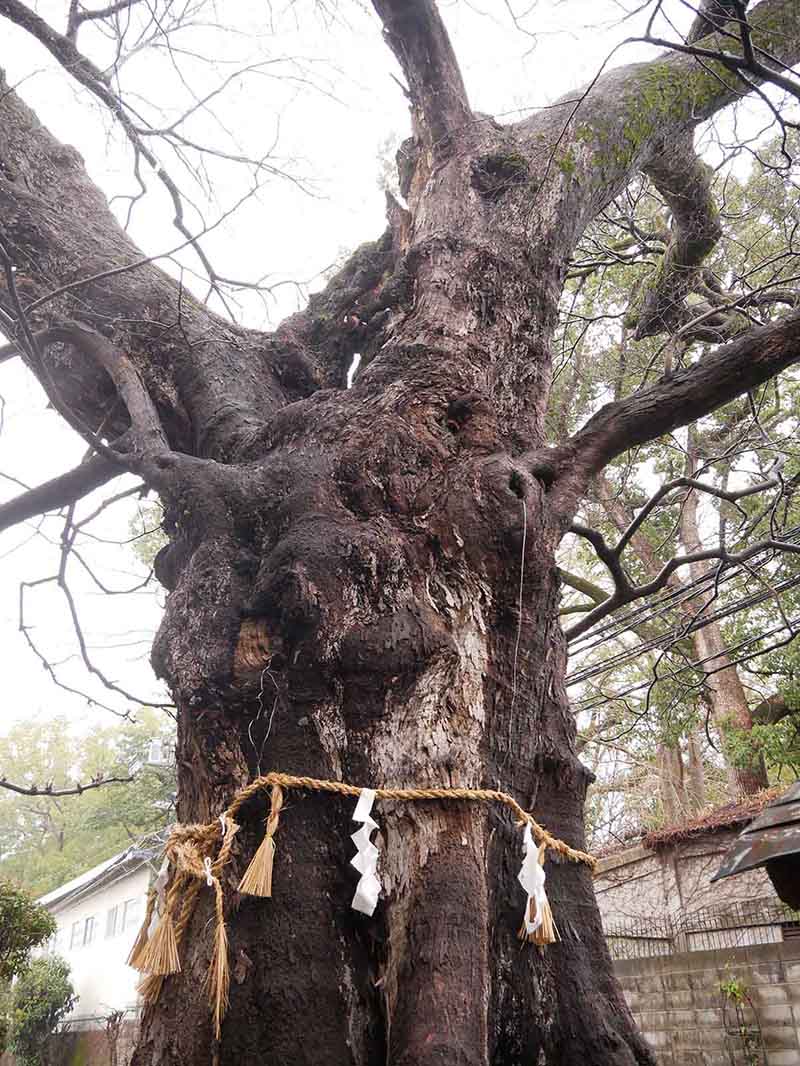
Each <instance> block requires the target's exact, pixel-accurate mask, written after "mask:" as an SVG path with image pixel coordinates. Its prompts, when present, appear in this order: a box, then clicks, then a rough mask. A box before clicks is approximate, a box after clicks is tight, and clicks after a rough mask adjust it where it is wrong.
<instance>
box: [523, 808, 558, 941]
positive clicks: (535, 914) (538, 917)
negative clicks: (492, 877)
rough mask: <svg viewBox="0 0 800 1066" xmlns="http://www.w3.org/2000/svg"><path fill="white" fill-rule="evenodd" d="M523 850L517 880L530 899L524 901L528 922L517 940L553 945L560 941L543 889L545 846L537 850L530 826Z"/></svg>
mask: <svg viewBox="0 0 800 1066" xmlns="http://www.w3.org/2000/svg"><path fill="white" fill-rule="evenodd" d="M523 850H524V857H523V860H522V869H521V870H520V872H519V877H518V880H519V883H520V884H521V885H522V887H523V888H524V889H525V891H526V893H527V895H528V898H527V900H526V901H525V918H524V919H523V922H522V928H521V929H520V931H519V934H518V936H519V939H520V940H527V941H528V942H529V943H531V944H553V943H555V941H556V940H557V939H558V930H557V928H556V923H555V921H554V919H553V912H552V910H551V909H550V901H549V900H548V898H547V893H546V892H545V889H544V883H545V880H546V876H545V872H544V854H545V850H546V845H545V843H544V842H542V844H541V845H540V846H539V848H538V849H537V847H536V845H535V843H534V841H533V836H532V834H531V827H530V825H528V824H527V823H526V824H525V837H524V840H523Z"/></svg>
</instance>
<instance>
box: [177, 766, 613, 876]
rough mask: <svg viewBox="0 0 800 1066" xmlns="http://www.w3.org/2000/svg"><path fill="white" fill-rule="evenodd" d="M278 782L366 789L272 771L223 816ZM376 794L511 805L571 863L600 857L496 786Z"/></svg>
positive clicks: (345, 792)
mask: <svg viewBox="0 0 800 1066" xmlns="http://www.w3.org/2000/svg"><path fill="white" fill-rule="evenodd" d="M275 785H277V786H278V787H279V788H304V789H308V790H310V791H312V792H335V793H337V794H338V795H340V796H358V795H360V794H361V792H362V791H363V788H361V787H360V786H358V785H348V784H347V783H346V782H345V781H324V780H318V779H317V778H315V777H296V776H294V775H293V774H281V773H277V772H272V773H269V774H265V775H264V776H263V777H257V778H256V779H255V781H253V782H251V783H250V784H249V785H247V786H246V787H245V788H243V789H242V790H241V791H240V792H237V794H236V796H234V799H233V802H232V803H231V805H230V806H229V807H228V809H227V810H226V811H225V814H224V815H223V817H224V818H226V819H231V821H232V820H233V819H234V818H235V816H236V813H237V811H238V810H239V809H240V807H242V806H243V805H244V804H245V803H247V801H248V800H249V799H252V797H253V796H255V795H257V794H258V793H259V792H261V791H263V790H264V789H266V788H270V787H272V786H275ZM375 796H376V798H377V799H384V800H441V799H443V800H472V801H477V802H484V803H490V802H494V803H502V804H504V805H505V806H506V807H510V808H511V810H512V811H513V812H514V814H515V815H516V816H517V820H518V821H519V822H521V823H523V824H525V823H527V824H528V825H529V826H530V827H531V832H532V833H533V835H534V836H535V837H536V838H537V841H538V843H539V844H544V845H545V847H546V848H549V849H550V850H551V851H555V852H558V854H559V855H563V856H564V858H566V859H570V860H571V861H572V862H582V863H585V864H586V865H587V866H588V867H589V868H590V869H591V870H594V868H595V866H596V864H597V860H596V859H595V858H594V856H592V855H589V854H588V852H585V851H578V850H577V849H576V848H571V847H570V846H569V844H565V843H564V841H563V840H559V839H558V838H557V837H554V836H551V834H550V833H548V832H547V830H546V829H545V828H544V827H543V826H541V825H539V823H538V822H537V821H536V820H535V819H534V818H533V816H532V815H530V814H528V812H527V811H526V810H523V808H522V807H520V805H519V804H518V803H517V801H516V800H515V799H514V797H513V796H510V795H509V794H508V793H507V792H500V791H499V790H498V789H494V788H376V789H375ZM185 828H197V827H185ZM202 828H203V829H206V830H212V831H214V830H218V829H219V823H217V822H215V823H213V825H209V826H204V827H202Z"/></svg>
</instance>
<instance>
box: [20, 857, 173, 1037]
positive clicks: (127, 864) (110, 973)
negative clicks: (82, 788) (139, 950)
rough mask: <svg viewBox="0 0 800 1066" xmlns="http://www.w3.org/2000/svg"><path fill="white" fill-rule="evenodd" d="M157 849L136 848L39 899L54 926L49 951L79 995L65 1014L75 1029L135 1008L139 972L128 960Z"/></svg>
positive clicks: (143, 905) (138, 926) (143, 907)
mask: <svg viewBox="0 0 800 1066" xmlns="http://www.w3.org/2000/svg"><path fill="white" fill-rule="evenodd" d="M159 850H160V849H159V848H158V846H157V845H156V846H154V847H152V846H151V847H148V846H142V845H141V844H139V845H134V846H133V847H130V848H128V849H127V850H126V851H123V852H120V854H119V855H115V856H114V857H113V858H112V859H108V860H106V862H102V863H100V865H99V866H95V867H94V868H93V869H91V870H87V871H86V873H84V874H81V875H80V877H76V878H74V880H72V881H67V883H66V884H64V885H61V886H60V887H59V888H57V889H55V890H54V891H53V892H49V893H48V894H47V895H46V896H42V898H41V899H40V900H39V903H41V904H42V905H43V906H44V907H46V908H47V910H48V911H50V913H51V914H52V915H53V917H54V918H55V919H56V921H57V922H58V929H57V931H56V934H55V936H54V937H53V938H52V939H51V940H50V942H49V943H48V950H49V951H52V952H53V953H55V954H57V955H60V956H61V957H62V958H63V959H65V960H66V961H67V962H68V963H69V966H70V970H71V980H72V984H73V987H74V989H75V992H76V994H77V995H78V997H79V999H78V1002H77V1004H76V1006H75V1008H74V1010H73V1011H72V1014H71V1015H70V1016H69V1021H70V1022H72V1023H73V1025H74V1024H75V1023H79V1024H83V1025H87V1026H88V1025H90V1024H91V1023H92V1022H96V1021H100V1020H101V1019H103V1018H105V1017H106V1016H107V1015H108V1014H109V1012H110V1011H112V1010H135V1009H136V1006H137V995H136V985H137V984H138V982H139V980H140V974H138V973H137V972H136V971H135V970H132V969H131V968H130V966H128V965H127V963H126V959H127V957H128V954H129V953H130V950H131V947H132V946H133V942H134V940H135V939H136V934H137V933H138V931H139V928H140V926H141V924H142V920H143V918H144V912H145V906H146V899H147V891H148V888H149V886H150V882H151V880H152V879H153V877H154V876H155V870H154V862H155V861H156V859H157V856H158V854H159Z"/></svg>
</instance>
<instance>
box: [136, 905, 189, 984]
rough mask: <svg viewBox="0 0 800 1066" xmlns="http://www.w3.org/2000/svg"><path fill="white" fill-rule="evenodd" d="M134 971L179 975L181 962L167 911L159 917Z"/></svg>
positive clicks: (173, 929)
mask: <svg viewBox="0 0 800 1066" xmlns="http://www.w3.org/2000/svg"><path fill="white" fill-rule="evenodd" d="M136 969H137V970H141V971H142V973H149V974H162V975H163V974H169V973H180V969H181V960H180V956H179V955H178V942H177V940H176V939H175V926H174V924H173V921H172V914H171V913H170V912H169V911H168V910H165V911H164V913H163V914H162V915H161V920H160V922H159V923H158V928H157V929H156V931H155V932H154V933H153V935H152V936H151V937H150V939H149V940H148V941H147V943H146V945H145V946H144V948H143V949H142V951H141V952H140V954H139V958H138V959H137V966H136Z"/></svg>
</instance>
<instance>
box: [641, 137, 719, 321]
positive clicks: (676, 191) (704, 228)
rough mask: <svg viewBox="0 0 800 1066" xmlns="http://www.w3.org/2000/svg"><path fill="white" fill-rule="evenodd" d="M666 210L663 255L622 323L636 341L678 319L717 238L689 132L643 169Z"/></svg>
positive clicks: (707, 172) (706, 171) (703, 170)
mask: <svg viewBox="0 0 800 1066" xmlns="http://www.w3.org/2000/svg"><path fill="white" fill-rule="evenodd" d="M644 171H645V173H646V174H647V175H648V176H649V177H650V178H651V179H652V181H653V184H654V185H655V187H656V188H657V189H658V191H659V192H660V193H661V195H662V196H663V198H664V200H665V201H666V203H667V205H668V206H669V208H670V210H671V212H672V237H671V240H670V243H669V245H668V247H667V249H666V251H665V253H664V257H663V259H662V260H661V262H660V263H659V264H658V266H657V267H656V268H655V270H654V271H653V276H652V277H651V278H648V279H647V280H646V281H645V283H644V286H643V288H642V290H641V291H640V292H639V293H638V294H637V295H636V297H635V299H634V305H633V307H632V308H631V310H630V311H629V312H628V316H627V318H626V325H627V326H629V327H635V333H634V337H635V339H636V340H641V339H642V338H643V337H651V336H653V335H654V334H656V333H663V332H667V331H669V330H670V328H671V327H672V326H673V325H674V324H675V323H676V322H677V321H678V320H679V319H680V316H681V311H682V310H683V306H684V301H685V299H686V297H687V296H688V294H689V292H690V291H691V290H692V288H693V286H694V285H695V283H696V281H697V276H698V273H699V269H700V266H701V265H702V263H703V260H704V259H705V258H706V256H707V255H708V254H709V252H710V251H711V250H712V248H713V247H714V245H715V244H716V243H717V241H718V240H719V238H720V236H721V235H722V227H721V226H720V223H719V218H718V216H717V209H716V206H715V205H714V199H713V197H712V195H711V177H712V174H713V171H712V170H711V168H710V167H709V166H707V165H706V164H705V163H703V162H702V160H700V159H699V158H698V156H697V155H696V153H695V150H694V136H693V133H692V131H691V130H687V131H686V132H684V133H681V134H679V135H678V136H677V137H675V138H674V139H673V140H671V141H670V143H669V145H668V146H665V148H664V150H663V151H662V152H660V153H659V154H658V155H657V156H656V157H655V158H654V159H651V160H649V161H648V163H647V165H646V166H645V167H644Z"/></svg>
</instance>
